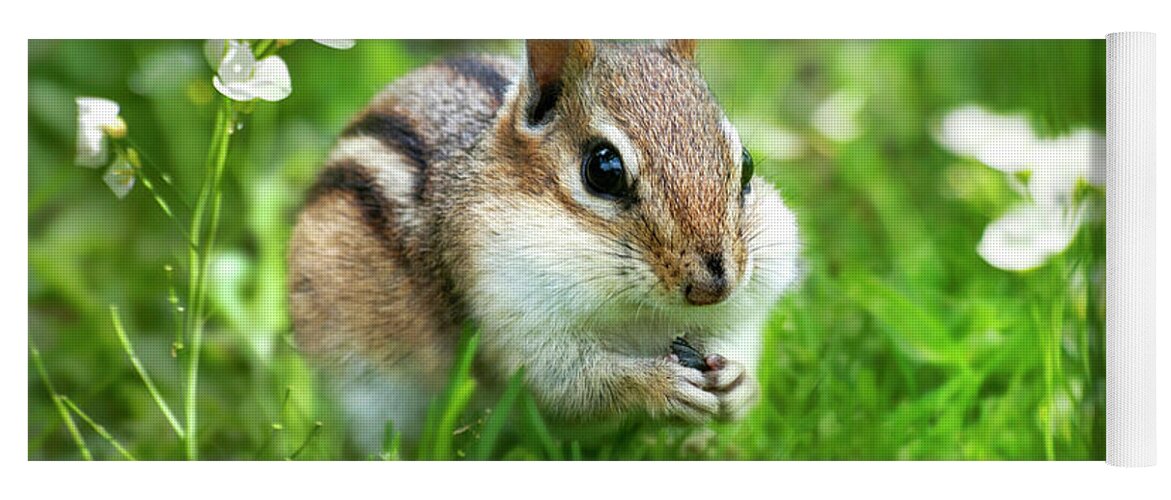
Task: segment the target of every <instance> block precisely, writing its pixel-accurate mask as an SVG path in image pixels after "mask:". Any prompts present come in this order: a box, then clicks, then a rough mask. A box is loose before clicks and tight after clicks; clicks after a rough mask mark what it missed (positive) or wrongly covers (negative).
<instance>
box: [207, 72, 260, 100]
mask: <svg viewBox="0 0 1171 500" xmlns="http://www.w3.org/2000/svg"><path fill="white" fill-rule="evenodd" d="M211 84H212V86H214V87H215V89H216V90H218V91H220V93H221V94H223V95H225V96H227V97H228V99H231V100H233V101H240V102H248V101H251V100H253V99H255V98H256V96H255V95H252V91H251V89H249V88H247V86H246V85H242V84H239V83H236V84H233V85H228V84H227V83H224V81H223V80H221V79H220V77H219V76H218V75H217V76H216V77H214V78H212V79H211Z"/></svg>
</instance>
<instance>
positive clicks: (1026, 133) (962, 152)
mask: <svg viewBox="0 0 1171 500" xmlns="http://www.w3.org/2000/svg"><path fill="white" fill-rule="evenodd" d="M935 136H936V141H937V142H939V144H940V145H942V146H943V147H944V148H946V149H947V150H948V151H951V152H952V153H954V154H956V155H957V156H966V157H970V158H974V159H976V160H978V161H980V163H983V164H985V165H988V166H989V167H992V168H995V169H997V170H1000V171H1002V172H1006V173H1015V172H1018V171H1021V170H1028V169H1029V168H1031V167H1032V165H1033V163H1034V155H1035V150H1036V144H1037V136H1036V133H1035V132H1033V127H1032V125H1031V124H1030V123H1029V120H1028V118H1027V117H1025V116H1020V115H997V114H994V113H991V112H989V111H987V110H985V109H984V108H981V107H980V106H965V107H962V108H959V109H957V110H955V111H952V112H951V113H949V114H948V115H947V116H946V117H944V119H943V121H942V122H941V123H940V125H939V128H938V130H937V131H936V134H935Z"/></svg>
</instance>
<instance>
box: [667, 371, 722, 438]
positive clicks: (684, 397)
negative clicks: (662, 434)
mask: <svg viewBox="0 0 1171 500" xmlns="http://www.w3.org/2000/svg"><path fill="white" fill-rule="evenodd" d="M663 366H664V367H665V368H666V370H667V372H668V380H669V383H668V385H667V392H666V405H665V407H664V408H662V409H661V410H660V412H661V413H662V414H663V415H661V416H665V417H668V418H674V419H679V420H683V421H686V422H689V423H693V424H699V423H704V422H707V421H709V420H711V419H712V418H713V417H715V416H716V415H718V414H719V412H720V407H721V404H720V398H719V396H718V395H716V394H715V393H713V392H709V391H708V390H705V389H706V388H707V387H708V386H709V385H710V381H709V380H708V377H706V376H705V375H704V374H703V373H701V372H700V371H699V370H696V369H694V368H689V367H686V366H682V365H679V364H677V363H674V362H669V363H665V364H664V365H663Z"/></svg>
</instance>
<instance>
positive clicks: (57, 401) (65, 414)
mask: <svg viewBox="0 0 1171 500" xmlns="http://www.w3.org/2000/svg"><path fill="white" fill-rule="evenodd" d="M28 350H29V353H30V354H32V358H33V365H35V366H36V367H37V374H38V375H40V377H41V383H42V384H45V389H48V390H49V397H51V398H53V406H55V407H57V413H58V414H59V415H61V420H62V421H64V422H65V428H66V429H68V430H69V436H70V437H72V438H73V442H74V443H77V449H79V450H81V458H84V459H86V460H93V459H94V456H93V454H91V453H90V452H89V447H87V446H86V445H85V440H84V439H82V438H81V432H78V430H77V424H75V423H74V422H73V417H71V416H69V410H68V409H66V408H65V404H64V403H62V402H61V396H60V395H58V394H57V389H54V388H53V384H52V382H49V372H47V371H45V365H44V363H42V362H41V351H38V350H37V347H36V346H34V345H33V344H32V342H29V346H28Z"/></svg>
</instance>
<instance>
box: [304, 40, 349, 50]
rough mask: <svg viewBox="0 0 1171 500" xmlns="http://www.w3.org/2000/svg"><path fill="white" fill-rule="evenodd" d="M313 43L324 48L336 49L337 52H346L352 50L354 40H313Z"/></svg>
mask: <svg viewBox="0 0 1171 500" xmlns="http://www.w3.org/2000/svg"><path fill="white" fill-rule="evenodd" d="M313 41H314V42H317V43H320V44H322V45H324V46H326V47H329V48H331V49H338V50H346V49H349V48H353V47H354V43H355V42H354V40H352V39H348V38H336V39H326V38H314V39H313Z"/></svg>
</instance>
